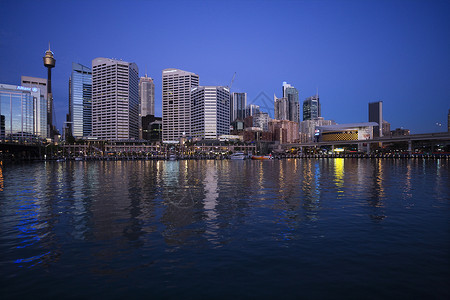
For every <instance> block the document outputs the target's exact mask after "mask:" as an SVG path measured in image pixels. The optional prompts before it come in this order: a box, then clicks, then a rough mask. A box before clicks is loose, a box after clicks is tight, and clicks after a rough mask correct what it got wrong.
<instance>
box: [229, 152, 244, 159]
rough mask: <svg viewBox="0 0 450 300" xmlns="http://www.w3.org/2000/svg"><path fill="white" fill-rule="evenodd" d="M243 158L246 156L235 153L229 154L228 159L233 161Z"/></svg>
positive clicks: (241, 153)
mask: <svg viewBox="0 0 450 300" xmlns="http://www.w3.org/2000/svg"><path fill="white" fill-rule="evenodd" d="M245 158H246V156H245V154H244V153H243V152H236V153H233V154H231V156H230V159H233V160H243V159H245Z"/></svg>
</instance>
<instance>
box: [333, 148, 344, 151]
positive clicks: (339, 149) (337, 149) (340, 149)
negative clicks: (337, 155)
mask: <svg viewBox="0 0 450 300" xmlns="http://www.w3.org/2000/svg"><path fill="white" fill-rule="evenodd" d="M343 151H344V149H342V148H336V149H334V152H343Z"/></svg>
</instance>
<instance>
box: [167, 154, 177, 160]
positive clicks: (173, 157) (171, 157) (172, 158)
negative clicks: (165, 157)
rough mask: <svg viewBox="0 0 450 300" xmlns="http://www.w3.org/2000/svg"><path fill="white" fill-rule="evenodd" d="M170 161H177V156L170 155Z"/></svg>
mask: <svg viewBox="0 0 450 300" xmlns="http://www.w3.org/2000/svg"><path fill="white" fill-rule="evenodd" d="M169 160H177V155H176V154H170V155H169Z"/></svg>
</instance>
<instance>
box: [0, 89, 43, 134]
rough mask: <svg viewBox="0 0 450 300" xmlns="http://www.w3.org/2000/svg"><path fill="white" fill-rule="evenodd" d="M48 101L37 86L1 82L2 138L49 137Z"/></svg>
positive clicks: (0, 129)
mask: <svg viewBox="0 0 450 300" xmlns="http://www.w3.org/2000/svg"><path fill="white" fill-rule="evenodd" d="M47 137H48V136H47V101H46V100H45V98H44V95H42V94H41V90H40V89H39V88H37V87H25V86H16V85H9V84H0V140H1V141H19V142H26V141H36V140H37V139H38V138H47Z"/></svg>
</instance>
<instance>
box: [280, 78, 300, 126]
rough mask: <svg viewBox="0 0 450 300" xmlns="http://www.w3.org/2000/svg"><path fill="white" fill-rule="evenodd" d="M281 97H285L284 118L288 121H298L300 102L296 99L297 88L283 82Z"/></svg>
mask: <svg viewBox="0 0 450 300" xmlns="http://www.w3.org/2000/svg"><path fill="white" fill-rule="evenodd" d="M283 98H286V99H287V105H288V111H287V115H286V119H284V120H289V121H294V122H297V123H299V122H300V104H299V100H298V90H297V89H296V88H295V87H293V86H292V85H290V84H288V83H286V82H283Z"/></svg>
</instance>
